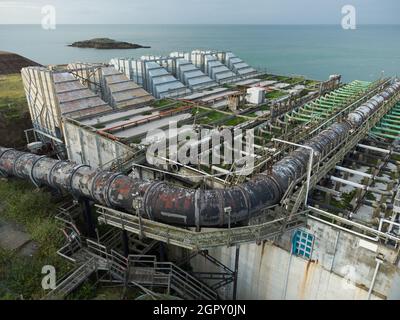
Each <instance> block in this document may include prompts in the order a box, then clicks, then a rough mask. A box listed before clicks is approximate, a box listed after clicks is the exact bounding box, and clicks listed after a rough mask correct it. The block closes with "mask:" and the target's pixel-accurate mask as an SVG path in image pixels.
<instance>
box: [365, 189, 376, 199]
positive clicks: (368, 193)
mask: <svg viewBox="0 0 400 320" xmlns="http://www.w3.org/2000/svg"><path fill="white" fill-rule="evenodd" d="M365 198H366V199H367V200H370V201H376V197H375V195H374V194H373V193H372V192H370V191H368V192H367V193H366V194H365Z"/></svg>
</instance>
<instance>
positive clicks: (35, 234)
mask: <svg viewBox="0 0 400 320" xmlns="http://www.w3.org/2000/svg"><path fill="white" fill-rule="evenodd" d="M53 201H54V200H53V199H52V197H51V195H50V193H48V192H44V191H37V190H35V187H34V186H32V185H31V184H30V183H28V182H26V181H19V180H9V181H3V180H0V217H1V219H3V220H6V221H10V222H13V223H17V224H18V225H19V226H21V227H22V228H23V229H24V230H25V232H27V233H28V234H29V235H30V237H31V239H32V241H34V242H35V243H36V244H37V250H36V252H35V253H34V254H33V256H22V255H20V254H18V252H14V251H9V250H5V249H2V248H0V300H2V299H38V298H41V297H42V296H43V295H44V294H45V291H44V290H43V289H42V287H41V281H42V277H43V275H42V274H41V270H42V267H43V266H44V265H53V266H54V267H55V268H56V271H57V274H58V275H59V276H61V275H63V274H65V273H66V272H67V271H68V270H69V269H70V265H69V264H67V262H66V260H65V259H62V258H61V257H60V256H58V255H57V250H58V249H59V248H60V246H61V245H62V244H63V242H64V239H63V235H62V233H61V231H60V230H59V227H58V225H57V223H56V220H55V219H54V214H55V212H56V204H54V202H53Z"/></svg>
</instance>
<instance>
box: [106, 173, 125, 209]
mask: <svg viewBox="0 0 400 320" xmlns="http://www.w3.org/2000/svg"><path fill="white" fill-rule="evenodd" d="M123 175H124V174H122V173H120V172H117V173H114V174H113V175H112V176H111V177H110V178H108V180H107V182H106V189H105V190H104V199H105V200H106V203H107V205H108V206H109V207H112V204H111V200H110V188H111V185H112V183H113V182H114V180H115V179H117V178H118V177H119V176H123Z"/></svg>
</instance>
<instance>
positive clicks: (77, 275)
mask: <svg viewBox="0 0 400 320" xmlns="http://www.w3.org/2000/svg"><path fill="white" fill-rule="evenodd" d="M95 271H96V262H95V259H94V258H91V259H89V260H88V261H86V262H85V263H84V264H82V265H80V266H79V267H78V268H77V269H75V270H74V271H73V272H72V273H71V274H70V275H68V276H67V277H66V278H65V279H63V280H62V281H61V282H60V283H59V284H57V286H56V288H55V289H54V290H52V291H50V292H49V293H48V294H47V295H46V296H45V297H44V298H43V300H61V299H64V298H65V297H66V296H67V295H68V294H70V293H71V292H72V291H73V290H75V289H76V288H77V287H78V286H79V285H80V284H82V283H83V282H84V281H85V280H86V279H87V278H88V277H89V276H90V275H91V274H92V273H93V272H95Z"/></svg>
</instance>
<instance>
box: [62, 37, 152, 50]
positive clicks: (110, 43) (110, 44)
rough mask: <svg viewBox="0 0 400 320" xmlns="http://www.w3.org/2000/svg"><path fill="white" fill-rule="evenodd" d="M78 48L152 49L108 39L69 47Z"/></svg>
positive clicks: (82, 42) (79, 43) (99, 39)
mask: <svg viewBox="0 0 400 320" xmlns="http://www.w3.org/2000/svg"><path fill="white" fill-rule="evenodd" d="M69 46H70V47H76V48H94V49H139V48H150V47H147V46H142V45H140V44H136V43H129V42H123V41H116V40H113V39H108V38H96V39H91V40H85V41H78V42H74V43H73V44H70V45H69Z"/></svg>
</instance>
